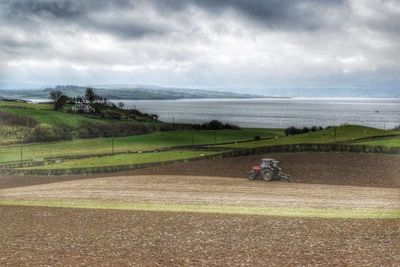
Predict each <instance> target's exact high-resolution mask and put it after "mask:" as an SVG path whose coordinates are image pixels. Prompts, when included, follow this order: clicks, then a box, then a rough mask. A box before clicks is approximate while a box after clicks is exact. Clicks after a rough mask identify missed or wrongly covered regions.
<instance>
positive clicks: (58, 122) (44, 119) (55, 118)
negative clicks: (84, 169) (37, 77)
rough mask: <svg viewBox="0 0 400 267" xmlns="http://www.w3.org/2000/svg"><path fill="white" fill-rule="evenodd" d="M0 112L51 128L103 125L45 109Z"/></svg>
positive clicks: (9, 109)
mask: <svg viewBox="0 0 400 267" xmlns="http://www.w3.org/2000/svg"><path fill="white" fill-rule="evenodd" d="M0 103H1V102H0ZM30 105H32V104H30ZM0 112H6V113H11V114H15V115H23V116H29V117H30V118H32V119H33V120H34V121H35V122H36V123H37V124H40V123H45V124H48V125H50V126H52V127H68V128H77V127H78V126H79V125H82V124H84V123H97V124H98V123H105V121H104V120H102V119H98V118H91V117H87V116H84V115H80V114H73V113H66V112H61V111H54V110H45V109H23V108H20V109H18V108H10V107H1V106H0Z"/></svg>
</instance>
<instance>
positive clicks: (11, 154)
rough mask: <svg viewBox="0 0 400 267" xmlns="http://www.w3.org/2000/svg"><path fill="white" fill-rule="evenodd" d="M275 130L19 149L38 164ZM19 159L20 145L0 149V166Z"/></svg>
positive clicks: (248, 137)
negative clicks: (50, 159) (49, 158)
mask: <svg viewBox="0 0 400 267" xmlns="http://www.w3.org/2000/svg"><path fill="white" fill-rule="evenodd" d="M282 135H283V130H279V129H271V130H269V129H242V130H219V131H205V130H200V131H168V132H156V133H152V134H145V135H136V136H126V137H116V138H114V141H113V138H93V139H75V140H71V141H59V142H49V143H37V144H26V145H23V146H22V158H23V159H24V160H41V159H43V158H46V157H60V156H71V155H93V154H105V153H111V152H112V147H113V143H114V152H115V153H119V152H126V151H144V150H153V149H162V148H169V147H176V146H184V145H192V144H193V143H194V144H195V145H199V144H213V143H214V142H217V143H225V142H237V141H243V140H253V139H254V137H255V136H260V137H261V138H271V137H275V136H282ZM20 159H21V145H10V146H0V162H6V161H17V160H20Z"/></svg>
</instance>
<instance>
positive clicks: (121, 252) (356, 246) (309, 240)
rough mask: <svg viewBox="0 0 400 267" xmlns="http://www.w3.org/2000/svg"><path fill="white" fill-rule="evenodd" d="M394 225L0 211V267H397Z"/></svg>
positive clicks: (398, 241) (398, 237) (398, 236)
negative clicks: (160, 266) (88, 266)
mask: <svg viewBox="0 0 400 267" xmlns="http://www.w3.org/2000/svg"><path fill="white" fill-rule="evenodd" d="M399 223H400V220H333V219H330V220H323V219H296V218H270V217H263V216H236V215H216V214H191V213H167V212H135V211H116V210H80V209H56V208H34V207H0V236H1V238H0V251H1V255H0V265H1V266H7V265H9V266H20V265H30V266H38V265H51V266H65V265H72V266H78V265H86V266H87V265H90V266H99V265H101V266H111V265H113V266H116V265H124V266H127V265H134V266H157V265H162V266H182V265H183V266H238V265H241V266H243V265H245V266H266V265H268V266H289V265H290V266H293V265H297V266H299V265H302V266H309V265H314V266H315V265H321V266H327V265H329V266H365V265H368V266H399V265H400V256H399V255H400V231H399V230H400V229H399Z"/></svg>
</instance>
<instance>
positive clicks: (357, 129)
mask: <svg viewBox="0 0 400 267" xmlns="http://www.w3.org/2000/svg"><path fill="white" fill-rule="evenodd" d="M387 135H389V136H390V135H399V136H400V131H388V130H380V129H375V128H370V127H365V126H357V125H345V126H340V127H335V128H329V129H326V130H322V131H317V132H312V133H306V134H298V135H293V136H284V137H280V138H275V139H271V140H263V141H254V142H246V143H238V144H229V145H219V146H218V147H227V148H257V147H265V146H271V145H284V144H324V143H333V142H352V141H354V140H357V139H360V138H368V137H374V136H387Z"/></svg>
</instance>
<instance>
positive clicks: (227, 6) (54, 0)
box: [1, 0, 343, 37]
mask: <svg viewBox="0 0 400 267" xmlns="http://www.w3.org/2000/svg"><path fill="white" fill-rule="evenodd" d="M138 5H148V6H150V7H151V6H152V7H154V8H156V9H157V10H158V12H160V13H164V14H168V15H170V16H174V13H178V12H184V11H185V9H186V8H188V7H191V6H195V7H197V8H199V9H202V10H205V11H206V12H208V13H210V14H214V15H219V14H221V13H223V12H225V11H231V10H233V11H235V12H237V13H238V14H241V15H243V16H245V17H246V18H248V19H250V20H253V21H255V22H258V23H261V24H263V25H264V26H267V27H273V28H282V27H283V28H286V29H294V30H299V29H300V30H301V29H304V30H312V29H316V28H319V27H322V26H323V23H322V21H321V19H323V18H322V17H321V14H323V11H324V9H326V8H327V6H328V7H332V6H341V5H343V0H326V1H318V0H301V1H293V0H113V1H107V0H87V1H78V0H9V1H7V0H6V1H4V2H3V4H2V5H1V7H2V9H4V11H5V12H4V13H5V15H6V16H7V17H8V19H10V20H14V22H17V21H21V20H22V21H30V22H32V20H33V19H34V18H42V19H45V20H49V21H50V22H51V20H64V21H69V22H71V23H81V24H83V25H88V26H91V27H95V28H98V30H100V31H101V30H102V29H105V30H108V29H113V28H114V29H115V30H116V31H117V33H118V34H119V35H121V34H123V31H126V34H127V36H132V37H135V36H142V35H145V34H146V31H149V33H155V30H154V28H155V27H149V26H148V25H147V26H146V27H145V26H144V25H138V26H137V29H132V28H134V27H135V25H130V27H132V28H130V27H129V25H128V26H126V27H123V26H118V24H117V23H116V22H115V23H114V25H112V24H111V25H110V26H109V27H107V25H104V23H99V25H97V24H96V23H95V22H93V21H90V20H88V19H87V18H88V15H90V14H93V13H96V12H102V11H104V12H114V11H118V10H126V9H129V8H131V9H134V8H135V6H138Z"/></svg>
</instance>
